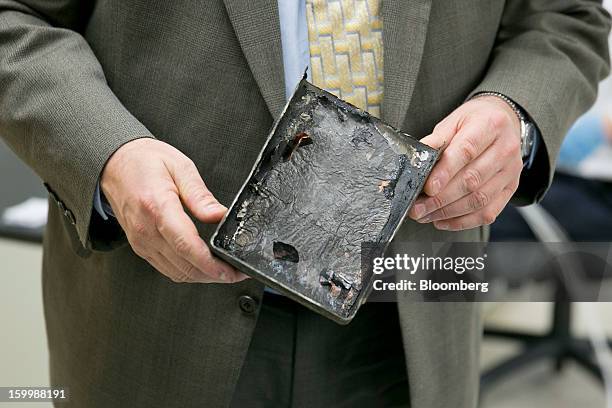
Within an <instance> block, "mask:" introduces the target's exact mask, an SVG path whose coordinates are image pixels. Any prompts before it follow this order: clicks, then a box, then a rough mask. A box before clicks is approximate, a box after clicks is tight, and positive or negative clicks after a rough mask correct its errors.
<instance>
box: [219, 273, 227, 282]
mask: <svg viewBox="0 0 612 408" xmlns="http://www.w3.org/2000/svg"><path fill="white" fill-rule="evenodd" d="M219 279H221V280H222V281H226V280H227V274H226V273H225V272H220V273H219Z"/></svg>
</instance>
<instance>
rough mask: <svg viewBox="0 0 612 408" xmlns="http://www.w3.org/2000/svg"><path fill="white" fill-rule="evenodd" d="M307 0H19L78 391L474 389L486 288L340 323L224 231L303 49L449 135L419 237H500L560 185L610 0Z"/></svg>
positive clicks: (401, 114)
mask: <svg viewBox="0 0 612 408" xmlns="http://www.w3.org/2000/svg"><path fill="white" fill-rule="evenodd" d="M288 3H290V2H287V1H278V2H277V1H276V0H252V1H240V0H211V1H206V2H194V1H183V0H181V1H174V2H165V1H158V0H151V1H124V0H107V1H94V0H91V1H77V0H0V134H1V135H2V137H3V138H4V139H5V140H6V141H7V143H8V144H9V145H10V146H11V147H12V149H14V151H15V152H17V154H19V155H20V157H21V158H22V159H23V160H24V161H25V162H26V163H28V164H29V165H30V166H31V167H32V168H33V169H34V170H35V171H36V172H37V173H38V174H39V175H40V177H41V178H43V179H44V181H45V185H46V186H47V188H48V190H49V194H50V204H51V205H50V209H49V221H48V226H47V230H46V233H45V240H44V260H43V270H44V271H43V272H44V273H43V287H44V303H45V313H46V322H47V332H48V341H49V350H50V356H51V359H50V365H51V381H52V384H53V385H55V386H66V387H69V390H70V396H71V405H72V406H76V407H110V406H112V407H122V406H126V407H157V406H160V407H192V406H200V407H225V406H321V405H323V404H327V405H333V406H338V405H342V406H387V405H394V406H412V407H427V408H432V407H472V406H474V405H475V403H476V396H477V389H478V387H477V384H478V344H479V339H480V336H481V331H480V330H481V324H480V316H479V313H478V308H477V306H475V305H474V304H444V303H441V304H414V303H408V302H409V301H408V299H406V298H404V297H402V296H400V297H399V298H398V304H397V305H395V304H386V305H366V306H365V308H364V309H363V310H362V311H360V313H359V314H358V316H357V318H356V320H355V321H354V322H353V323H351V324H350V325H349V326H347V327H341V326H336V325H334V324H333V323H331V322H327V321H325V320H324V319H323V318H321V317H319V316H316V315H314V314H312V313H310V312H308V311H306V310H304V309H303V308H301V307H299V306H297V305H295V304H293V303H291V302H289V301H288V300H286V299H284V298H282V297H280V296H278V295H274V294H270V293H267V292H266V294H265V295H264V288H263V286H262V285H261V284H260V283H258V282H256V281H254V280H252V279H245V276H244V275H242V274H241V273H240V272H238V271H236V270H234V269H233V268H231V267H229V266H228V265H226V264H224V263H223V262H221V261H220V260H218V259H216V258H214V257H213V256H212V255H211V254H210V251H209V250H208V248H207V246H206V244H205V240H206V238H207V237H209V236H210V234H211V231H212V229H213V228H214V223H216V222H218V221H219V220H220V218H221V217H222V215H223V213H224V211H225V207H224V206H223V205H222V204H225V205H227V204H228V203H229V202H230V201H231V200H232V199H233V197H234V195H235V193H236V192H237V191H238V189H239V187H240V185H241V184H242V182H243V180H244V179H245V177H246V176H247V174H248V172H249V170H250V168H251V166H252V163H253V162H254V160H255V158H256V156H257V154H258V152H259V149H260V148H261V146H262V144H263V142H264V140H265V138H266V135H267V133H268V130H269V127H270V125H271V124H272V121H273V119H274V118H275V117H278V115H279V114H280V112H281V110H282V107H283V105H284V103H285V99H286V94H287V89H289V88H290V83H289V82H291V81H295V80H296V78H295V75H293V76H291V73H292V72H295V71H296V69H295V66H293V65H292V63H291V61H296V60H297V61H302V60H301V59H300V58H305V59H306V60H307V61H308V62H309V63H310V65H311V69H312V71H311V72H312V74H313V79H314V81H315V83H318V84H319V85H321V86H324V87H326V88H329V89H331V90H333V91H335V92H336V93H338V94H339V95H340V96H341V97H344V98H346V99H348V100H349V101H352V102H354V103H356V104H358V105H361V106H362V107H364V108H366V109H369V110H372V111H373V112H376V113H377V114H379V115H382V118H383V119H384V120H386V121H387V122H389V123H390V124H392V125H394V126H396V127H398V128H400V129H402V130H404V131H406V132H408V133H410V134H413V135H418V136H422V135H429V136H427V138H425V139H424V141H425V142H427V143H429V144H430V145H432V146H434V147H437V148H441V149H444V153H443V154H442V158H441V160H440V162H439V163H438V165H437V166H436V168H435V169H434V171H433V173H432V176H431V177H430V178H429V179H428V182H427V185H426V187H425V193H426V194H425V196H424V197H423V198H421V199H420V200H419V201H418V202H417V204H416V205H415V206H414V208H413V210H412V211H411V213H410V215H411V218H412V219H410V220H408V221H406V222H405V224H404V225H403V227H402V229H401V230H400V233H399V234H398V239H403V240H415V239H418V240H428V241H455V240H456V241H479V240H485V239H486V237H487V228H486V224H488V223H490V222H492V221H493V220H494V219H495V216H496V215H497V214H498V213H499V212H500V211H501V209H502V208H503V207H504V206H505V205H506V204H507V202H508V201H509V200H510V199H511V198H514V200H515V201H516V202H518V203H529V202H533V201H534V200H538V199H539V198H541V197H542V195H543V193H544V192H545V190H546V188H547V186H548V184H549V181H550V177H551V169H553V168H554V163H555V157H556V155H557V152H558V149H559V145H560V142H561V140H562V136H563V134H564V133H565V131H566V130H567V129H568V127H569V126H570V124H571V123H572V122H573V121H574V120H575V118H576V117H578V116H579V115H580V114H581V113H582V112H583V111H585V110H586V109H587V108H588V106H589V105H590V104H591V103H592V101H593V100H594V98H595V94H596V85H597V82H598V81H599V80H600V79H601V78H602V77H604V76H605V75H606V74H607V72H608V50H607V36H608V32H609V28H610V27H609V24H610V22H609V16H608V14H607V13H606V12H605V11H604V10H603V9H602V7H601V5H600V4H599V3H598V2H597V1H589V0H574V1H569V0H567V1H555V2H552V1H549V0H531V1H529V0H522V1H520V0H517V1H509V2H504V1H502V0H466V1H456V2H440V1H438V2H436V1H432V0H418V1H410V2H406V1H400V0H386V1H384V2H383V3H382V4H381V2H380V1H377V0H371V1H367V2H364V1H363V0H355V1H346V0H343V1H324V0H308V1H306V3H303V2H296V3H297V4H298V5H299V7H298V8H297V9H291V6H288V5H287V4H288ZM288 7H289V8H288ZM291 10H293V11H291ZM300 10H302V11H300ZM355 11H357V12H355ZM326 19H328V20H326ZM292 29H295V30H297V31H295V32H293V34H292V31H291V30H292ZM292 35H293V36H294V37H295V38H294V39H293V40H292V39H291V38H292ZM351 35H356V36H357V37H356V38H358V39H359V41H353V42H351V39H350V38H349V37H350V36H351ZM305 36H307V38H308V41H305V40H304V38H305ZM359 36H361V37H359ZM330 39H331V40H330ZM345 40H346V41H345ZM330 41H331V42H330ZM305 43H309V46H308V45H304V44H305ZM300 44H301V45H300ZM330 44H331V45H330ZM352 44H353V45H352ZM296 47H297V48H296ZM304 47H307V48H304ZM308 47H309V48H308ZM343 47H344V48H343ZM351 47H354V48H351ZM296 49H298V50H299V51H300V52H299V53H298V54H297V57H295V58H294V57H292V54H291V52H292V51H291V50H293V51H295V50H296ZM304 50H306V51H305V52H304ZM352 53H354V55H355V56H356V58H358V61H361V62H362V63H363V66H361V69H360V68H358V67H357V66H356V65H355V61H357V60H354V59H352V60H350V63H349V64H347V60H346V58H353V57H351V55H352ZM347 55H348V57H347ZM302 67H303V66H302ZM343 67H344V68H343ZM374 68H375V69H374ZM357 71H359V72H357ZM364 92H365V93H364ZM528 129H531V131H527V130H528ZM204 182H205V183H204ZM220 203H222V204H220ZM188 214H190V215H191V217H190V216H189V215H188Z"/></svg>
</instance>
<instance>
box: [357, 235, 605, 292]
mask: <svg viewBox="0 0 612 408" xmlns="http://www.w3.org/2000/svg"><path fill="white" fill-rule="evenodd" d="M361 250H362V262H361V266H362V275H363V277H364V285H368V286H369V287H370V288H371V290H372V292H371V294H370V296H369V298H368V299H369V301H395V300H396V299H397V296H399V295H402V296H405V297H408V298H409V299H412V300H414V301H417V302H418V301H426V302H427V301H433V302H436V301H458V302H464V301H468V302H470V301H474V302H489V301H491V302H512V301H519V302H547V301H576V302H611V301H612V243H609V242H580V243H577V242H571V243H541V242H492V243H483V242H452V243H449V242H401V241H394V242H392V243H391V245H390V246H389V247H388V248H386V249H385V246H384V245H383V244H372V243H369V244H364V245H362V248H361Z"/></svg>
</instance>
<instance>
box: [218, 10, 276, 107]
mask: <svg viewBox="0 0 612 408" xmlns="http://www.w3.org/2000/svg"><path fill="white" fill-rule="evenodd" d="M223 1H224V2H225V8H226V10H227V13H228V15H229V18H230V21H231V22H232V26H233V27H234V31H235V32H236V36H237V37H238V41H239V42H240V46H241V47H242V52H243V53H244V55H245V57H246V59H247V61H248V64H249V68H250V69H251V71H252V72H253V76H254V77H255V81H256V82H257V85H258V86H259V89H260V91H261V94H262V96H263V98H264V100H265V101H266V105H268V109H270V112H271V113H272V116H273V117H274V118H276V117H277V116H278V115H279V114H280V113H281V111H282V109H283V107H284V105H285V84H284V73H283V53H282V45H281V36H280V23H279V19H278V6H277V2H276V0H248V1H245V0H223Z"/></svg>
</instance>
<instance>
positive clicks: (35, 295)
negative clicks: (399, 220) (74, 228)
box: [0, 0, 612, 408]
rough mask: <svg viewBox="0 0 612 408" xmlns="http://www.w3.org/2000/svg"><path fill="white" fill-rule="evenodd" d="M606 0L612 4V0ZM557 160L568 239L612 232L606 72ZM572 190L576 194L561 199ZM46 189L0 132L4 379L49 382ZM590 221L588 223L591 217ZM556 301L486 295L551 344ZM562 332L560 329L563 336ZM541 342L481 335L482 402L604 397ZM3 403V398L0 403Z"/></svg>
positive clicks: (611, 119) (512, 232)
mask: <svg viewBox="0 0 612 408" xmlns="http://www.w3.org/2000/svg"><path fill="white" fill-rule="evenodd" d="M604 3H605V4H606V6H607V7H608V9H612V8H611V7H610V6H612V0H610V1H605V2H604ZM561 162H562V166H563V167H564V168H563V169H562V170H563V172H562V173H560V174H559V177H557V181H556V182H555V183H556V184H555V185H554V186H553V189H554V190H551V194H549V196H548V197H547V199H546V200H545V202H544V203H543V206H542V208H543V209H544V210H545V211H547V212H548V213H550V214H552V215H553V218H555V219H556V221H557V222H559V224H560V225H562V227H563V228H565V229H566V230H567V233H568V235H569V236H570V237H571V238H572V239H575V240H585V241H588V240H601V241H606V242H610V241H612V228H609V229H608V227H607V225H608V224H609V223H610V222H612V80H610V79H608V80H606V81H605V82H604V83H602V85H601V87H600V96H599V99H598V101H597V103H596V105H595V106H594V108H593V109H592V110H591V112H589V114H588V115H586V116H585V118H583V119H581V121H579V122H578V124H577V125H576V126H575V127H574V129H572V131H571V132H570V134H569V137H568V141H567V143H566V145H565V150H564V153H563V154H562V160H561ZM568 197H569V199H570V200H574V201H575V202H573V203H572V202H567V200H568ZM45 198H46V191H45V190H44V188H43V187H42V183H41V181H40V180H39V179H37V177H36V176H35V175H34V174H33V173H32V172H31V171H30V170H29V169H28V168H27V167H26V166H24V165H23V164H22V163H20V162H19V160H18V159H17V158H16V157H15V156H14V154H13V153H12V152H11V151H10V150H9V149H8V147H7V146H6V145H5V144H4V143H3V142H2V141H0V325H1V326H0V327H1V328H0V386H45V385H48V382H49V378H48V354H47V346H46V337H45V325H44V315H43V308H42V289H41V262H42V249H41V245H40V243H39V242H37V241H38V239H39V237H40V233H41V231H42V227H43V225H44V221H45V212H44V206H45V205H46V204H45ZM562 201H563V202H562ZM585 203H588V205H586V204H585ZM568 206H572V207H573V210H572V211H574V212H575V213H577V214H578V215H579V217H578V218H580V216H581V212H582V214H583V215H585V216H587V215H588V218H589V220H588V222H586V223H585V222H582V223H576V222H574V221H575V219H576V217H573V219H570V217H568V216H567V212H566V209H567V208H568ZM521 217H522V216H521V214H519V213H518V212H517V211H516V210H513V209H509V210H508V211H506V212H505V213H504V215H503V216H502V217H500V220H499V223H498V225H495V226H494V228H496V230H495V231H494V234H493V238H494V239H504V238H510V239H516V237H517V236H520V235H521V234H530V232H529V227H528V225H527V223H525V222H524V221H522V219H521ZM597 217H599V218H597ZM598 220H599V221H600V222H599V225H597V221H598ZM593 223H595V225H596V227H594V228H593V227H591V226H590V225H593ZM591 232H592V233H593V234H592V236H590V235H589V234H591ZM527 239H530V238H527ZM531 239H537V237H531ZM587 307H594V308H595V311H596V312H597V314H598V315H599V316H600V317H601V323H602V327H603V330H604V331H605V334H606V335H607V336H608V337H609V338H612V317H611V316H612V304H606V303H599V304H592V305H591V306H588V305H584V304H573V305H572V307H571V310H570V312H571V313H569V314H567V313H566V312H567V311H565V312H563V313H562V314H563V315H564V317H565V318H567V319H568V321H569V324H568V325H567V326H568V327H569V330H570V337H571V339H584V338H586V336H587V328H586V324H585V319H584V316H585V315H584V313H591V311H590V310H587V309H586V308H587ZM555 310H556V309H555V305H554V304H552V303H496V304H493V303H490V304H486V305H485V326H486V328H489V329H490V328H494V329H495V330H502V331H504V332H508V333H510V334H513V333H514V334H515V335H517V337H520V336H521V334H525V335H527V336H530V335H533V336H538V335H541V336H543V337H542V339H548V340H551V338H552V340H551V341H552V344H556V343H555V341H556V337H555V336H556V335H551V333H550V329H551V327H555V325H554V323H555V319H554V316H556V315H555V313H554V312H555ZM557 314H558V313H557ZM557 320H558V319H557ZM557 323H559V322H558V321H557ZM534 339H537V337H534ZM564 341H566V340H565V339H564V338H561V339H559V342H560V343H559V344H561V343H563V342H564ZM538 344H540V343H538V342H537V341H535V340H534V341H532V342H531V343H530V342H527V343H524V342H521V341H513V340H510V339H508V338H505V337H504V336H501V337H500V336H492V335H486V336H485V337H484V340H483V347H482V358H481V360H482V367H483V373H489V374H490V373H491V369H492V368H493V369H494V371H493V373H494V374H495V375H494V377H495V381H485V382H486V384H487V385H486V387H484V391H483V394H482V400H481V407H482V408H522V407H526V408H531V407H538V408H548V407H550V408H553V407H554V408H574V407H585V408H604V407H605V406H606V396H605V392H604V387H603V384H602V382H601V381H600V380H599V379H598V378H597V376H596V375H594V374H593V372H592V370H589V369H588V367H585V364H580V363H579V362H578V361H576V359H572V358H568V359H567V360H565V363H564V364H563V365H562V367H560V369H556V367H555V358H554V357H550V356H548V355H547V354H546V353H548V354H551V353H549V352H550V351H551V350H547V351H546V350H544V356H543V355H542V352H541V350H540V351H537V350H536V352H535V353H532V354H529V353H530V352H532V351H530V350H533V349H534V347H533V346H534V345H536V346H537V345H538ZM547 347H548V348H549V349H550V347H549V346H547ZM587 351H588V350H587ZM525 353H527V354H525ZM552 355H554V353H552ZM509 360H511V361H514V363H510V364H507V365H506V366H505V367H502V370H501V371H500V370H497V371H496V369H495V368H496V367H497V368H499V365H500V364H502V363H504V362H507V361H509ZM587 365H588V364H587ZM557 368H558V367H557ZM500 372H501V375H500ZM487 378H488V377H487ZM432 386H435V385H433V384H432ZM18 405H19V407H22V408H27V407H29V406H31V407H38V408H44V407H50V406H51V405H50V404H47V403H36V404H27V403H20V404H18ZM2 406H8V404H2V403H0V407H2ZM611 408H612V407H611Z"/></svg>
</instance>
